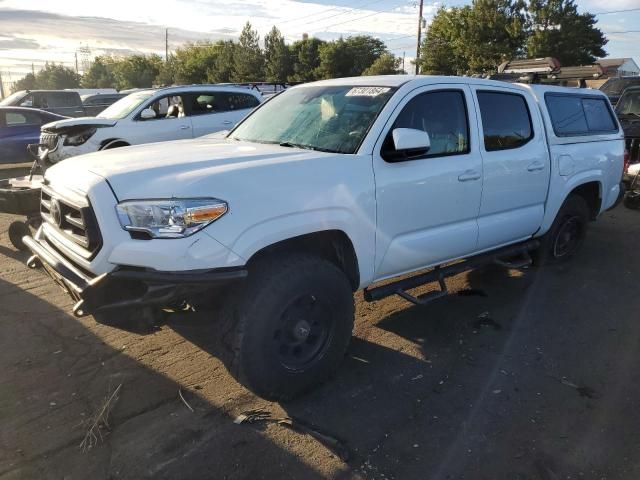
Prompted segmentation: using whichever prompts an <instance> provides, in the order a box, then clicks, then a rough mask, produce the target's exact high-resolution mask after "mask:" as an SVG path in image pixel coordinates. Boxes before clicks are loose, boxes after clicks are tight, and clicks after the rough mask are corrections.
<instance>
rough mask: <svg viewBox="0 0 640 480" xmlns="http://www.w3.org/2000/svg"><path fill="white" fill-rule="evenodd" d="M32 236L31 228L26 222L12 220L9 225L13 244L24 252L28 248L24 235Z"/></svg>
mask: <svg viewBox="0 0 640 480" xmlns="http://www.w3.org/2000/svg"><path fill="white" fill-rule="evenodd" d="M27 235H28V236H31V229H30V228H29V224H28V223H26V222H12V223H11V225H9V240H10V241H11V244H12V245H13V246H14V247H15V248H17V249H18V250H20V251H22V252H26V251H27V250H28V248H27V246H26V245H25V244H24V242H23V241H22V237H25V236H27Z"/></svg>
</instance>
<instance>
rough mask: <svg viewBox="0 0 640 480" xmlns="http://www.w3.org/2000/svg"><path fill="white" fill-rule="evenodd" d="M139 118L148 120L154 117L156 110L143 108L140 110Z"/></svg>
mask: <svg viewBox="0 0 640 480" xmlns="http://www.w3.org/2000/svg"><path fill="white" fill-rule="evenodd" d="M140 118H141V119H143V120H150V119H152V118H156V111H155V110H154V109H153V108H145V109H144V110H142V112H140Z"/></svg>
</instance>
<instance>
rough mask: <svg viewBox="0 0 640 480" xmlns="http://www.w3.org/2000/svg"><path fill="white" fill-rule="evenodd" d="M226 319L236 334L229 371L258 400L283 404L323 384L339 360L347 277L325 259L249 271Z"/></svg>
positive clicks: (348, 297)
mask: <svg viewBox="0 0 640 480" xmlns="http://www.w3.org/2000/svg"><path fill="white" fill-rule="evenodd" d="M226 315H230V316H231V317H232V320H231V321H233V322H234V327H235V328H234V330H235V331H234V335H233V340H232V351H233V355H234V358H233V359H232V372H233V373H234V374H235V375H236V377H237V378H238V380H239V381H240V382H241V383H243V384H245V385H246V386H247V387H248V388H250V389H251V390H252V391H254V392H255V393H257V394H258V395H260V396H262V397H264V398H268V399H282V400H284V399H289V398H292V397H294V396H296V395H298V394H301V393H303V392H305V391H307V390H309V389H311V388H313V387H315V386H317V385H319V384H320V383H322V382H323V381H324V380H326V379H327V378H328V377H329V376H330V375H331V374H332V373H333V372H334V371H335V370H336V368H337V367H338V365H339V364H340V362H341V361H342V359H343V357H344V354H345V351H346V349H347V346H348V344H349V341H350V339H351V331H352V329H353V319H354V304H353V293H352V291H351V286H350V284H349V282H348V280H347V278H346V276H345V275H344V273H343V272H342V271H340V270H339V269H338V268H337V267H336V266H335V265H333V264H332V263H330V262H328V261H326V260H324V259H321V258H316V257H313V256H307V255H299V254H298V255H290V256H286V257H278V258H273V259H268V260H264V261H261V262H259V263H258V264H257V265H255V266H254V268H252V269H251V270H250V274H249V279H248V280H247V284H246V286H245V288H244V289H243V292H241V293H240V294H239V295H238V296H237V298H236V300H235V301H234V302H233V304H232V305H231V308H230V309H228V310H227V313H226ZM227 320H229V319H227Z"/></svg>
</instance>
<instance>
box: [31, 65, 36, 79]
mask: <svg viewBox="0 0 640 480" xmlns="http://www.w3.org/2000/svg"><path fill="white" fill-rule="evenodd" d="M31 75H33V76H34V77H35V76H36V68H35V67H34V66H33V62H31Z"/></svg>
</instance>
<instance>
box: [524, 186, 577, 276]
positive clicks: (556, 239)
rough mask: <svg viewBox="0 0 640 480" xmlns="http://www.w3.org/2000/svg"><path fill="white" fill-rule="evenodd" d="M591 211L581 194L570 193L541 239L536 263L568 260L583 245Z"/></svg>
mask: <svg viewBox="0 0 640 480" xmlns="http://www.w3.org/2000/svg"><path fill="white" fill-rule="evenodd" d="M589 217H590V211H589V206H588V205H587V202H586V201H585V199H584V198H583V197H581V196H580V195H570V196H569V197H568V198H567V199H566V200H565V202H564V204H563V205H562V207H560V210H559V211H558V214H557V215H556V218H555V220H554V221H553V224H552V225H551V228H550V229H549V231H548V232H547V233H546V234H545V235H544V236H543V237H542V238H541V239H540V248H538V250H536V251H535V252H533V260H534V264H535V265H545V264H557V263H563V262H566V261H568V260H569V259H570V258H572V257H573V256H574V255H575V254H576V253H577V252H578V251H579V250H580V248H581V247H582V244H583V243H584V239H585V237H586V233H587V225H588V224H589Z"/></svg>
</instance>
